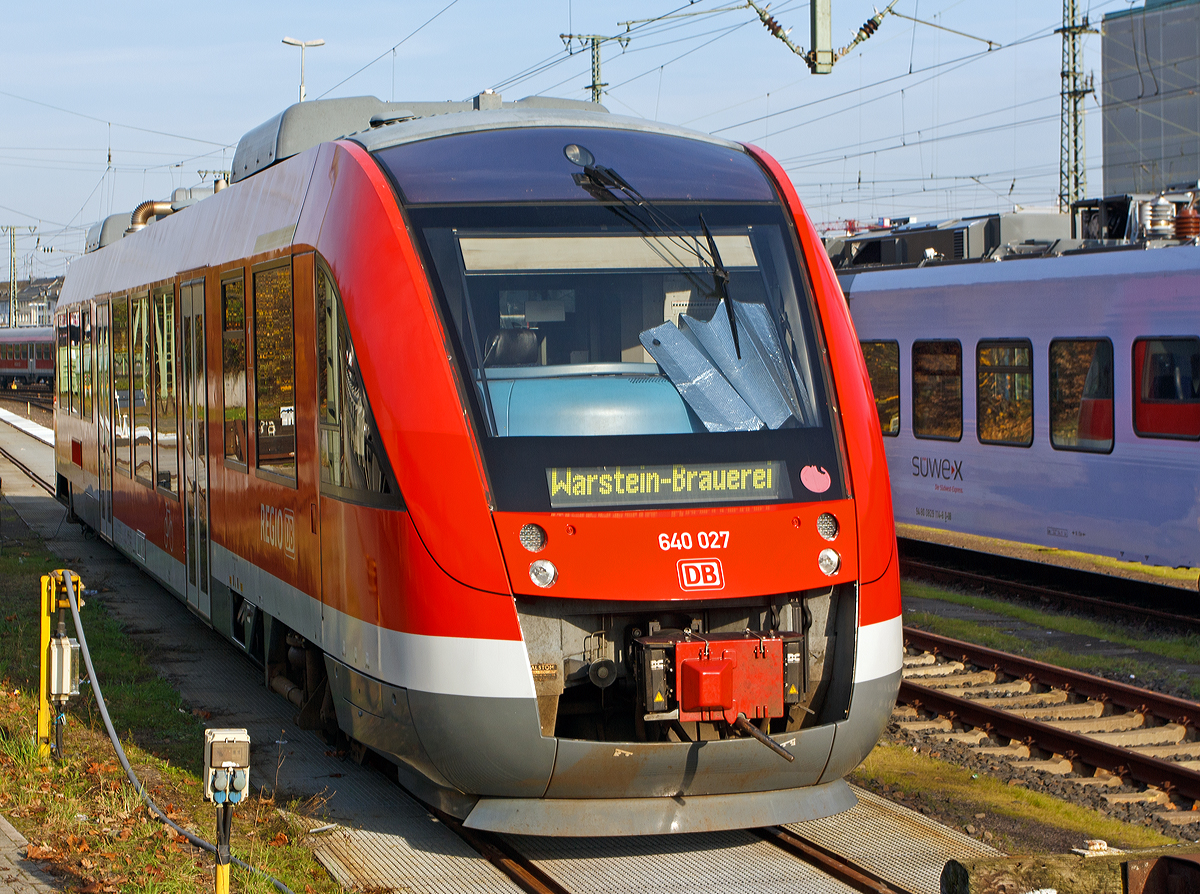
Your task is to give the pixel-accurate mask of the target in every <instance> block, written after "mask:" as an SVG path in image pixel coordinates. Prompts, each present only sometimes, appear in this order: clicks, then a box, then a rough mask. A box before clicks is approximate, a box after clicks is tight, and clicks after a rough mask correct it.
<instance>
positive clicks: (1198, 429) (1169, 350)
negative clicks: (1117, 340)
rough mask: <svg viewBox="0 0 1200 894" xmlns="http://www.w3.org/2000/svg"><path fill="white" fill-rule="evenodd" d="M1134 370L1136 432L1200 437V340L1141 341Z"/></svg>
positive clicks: (1136, 345)
mask: <svg viewBox="0 0 1200 894" xmlns="http://www.w3.org/2000/svg"><path fill="white" fill-rule="evenodd" d="M1133 368H1134V375H1135V376H1136V377H1137V378H1136V380H1135V386H1134V387H1135V391H1134V395H1135V399H1134V427H1135V428H1136V429H1137V433H1138V434H1139V435H1142V436H1147V435H1148V436H1151V437H1154V436H1158V437H1175V438H1200V339H1198V338H1139V339H1138V340H1137V341H1135V342H1134V343H1133Z"/></svg>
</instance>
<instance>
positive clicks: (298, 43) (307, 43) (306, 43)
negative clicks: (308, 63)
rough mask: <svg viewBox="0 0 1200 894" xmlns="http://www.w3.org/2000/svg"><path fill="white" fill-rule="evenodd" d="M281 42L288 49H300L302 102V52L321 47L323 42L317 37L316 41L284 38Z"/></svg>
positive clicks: (301, 90) (302, 90)
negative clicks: (309, 48)
mask: <svg viewBox="0 0 1200 894" xmlns="http://www.w3.org/2000/svg"><path fill="white" fill-rule="evenodd" d="M283 42H284V43H286V44H287V45H288V46H289V47H299V48H300V101H301V102H304V51H305V50H306V49H307V48H308V47H323V46H325V41H324V40H322V39H321V38H319V37H318V38H317V39H316V40H296V38H294V37H285V38H284V39H283Z"/></svg>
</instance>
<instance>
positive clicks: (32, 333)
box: [0, 326, 55, 388]
mask: <svg viewBox="0 0 1200 894" xmlns="http://www.w3.org/2000/svg"><path fill="white" fill-rule="evenodd" d="M54 357H55V353H54V330H53V329H52V328H50V327H49V326H17V327H11V328H10V327H3V328H0V388H15V387H17V386H18V385H49V384H52V383H53V382H54Z"/></svg>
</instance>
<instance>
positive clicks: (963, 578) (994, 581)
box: [900, 558, 1200, 633]
mask: <svg viewBox="0 0 1200 894" xmlns="http://www.w3.org/2000/svg"><path fill="white" fill-rule="evenodd" d="M900 571H901V573H902V574H905V575H916V576H919V577H923V578H926V579H930V580H935V581H938V582H940V583H953V584H958V583H963V582H968V583H973V584H979V585H981V586H985V587H987V588H988V589H990V590H995V591H1000V592H1001V593H1006V594H1008V595H1013V596H1016V597H1018V598H1022V599H1037V600H1040V601H1049V602H1056V603H1058V604H1060V605H1068V606H1072V607H1075V608H1084V609H1088V610H1089V611H1092V612H1095V613H1096V614H1100V615H1107V616H1109V617H1119V618H1124V619H1125V620H1128V621H1131V622H1133V623H1135V624H1144V623H1145V622H1146V621H1147V620H1148V619H1149V620H1153V621H1157V622H1158V623H1160V624H1162V625H1163V626H1166V627H1173V628H1177V629H1180V630H1184V631H1186V632H1188V633H1200V618H1190V617H1187V616H1185V615H1177V614H1172V613H1171V612H1164V611H1159V610H1158V609H1153V608H1143V607H1142V606H1135V605H1126V604H1123V603H1120V602H1113V601H1112V600H1109V599H1097V598H1096V597H1094V596H1082V595H1080V594H1078V593H1069V592H1067V591H1065V590H1056V589H1053V588H1051V587H1042V586H1038V585H1036V584H1026V583H1021V582H1019V581H1013V580H1008V579H1006V578H1000V577H994V576H993V575H990V574H979V573H978V572H975V571H963V570H959V569H957V568H946V567H944V566H941V565H934V564H931V563H929V562H922V561H920V560H918V559H907V558H901V559H900ZM1109 585H1110V586H1111V581H1110V583H1109ZM1185 592H1186V591H1185Z"/></svg>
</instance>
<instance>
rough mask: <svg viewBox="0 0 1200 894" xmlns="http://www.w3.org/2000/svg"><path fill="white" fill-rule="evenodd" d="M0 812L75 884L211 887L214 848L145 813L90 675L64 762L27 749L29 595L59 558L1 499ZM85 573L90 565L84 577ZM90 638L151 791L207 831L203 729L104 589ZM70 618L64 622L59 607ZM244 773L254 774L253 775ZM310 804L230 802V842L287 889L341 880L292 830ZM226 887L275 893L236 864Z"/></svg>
mask: <svg viewBox="0 0 1200 894" xmlns="http://www.w3.org/2000/svg"><path fill="white" fill-rule="evenodd" d="M0 513H3V518H2V519H0V523H2V526H3V527H2V529H3V531H4V532H5V535H6V537H9V538H12V537H13V536H14V534H13V532H14V531H18V532H21V536H22V538H23V539H20V540H18V541H16V542H14V541H13V540H11V539H10V540H6V541H5V542H4V543H3V548H2V550H0V619H2V620H0V779H2V780H3V784H2V785H0V811H3V812H4V813H5V814H6V815H7V816H8V817H9V818H10V819H11V821H12V823H13V825H15V826H16V827H17V828H18V829H20V830H21V832H22V833H23V834H24V835H25V837H26V838H28V839H29V842H30V850H29V858H30V859H32V860H34V861H35V862H37V863H39V864H41V865H43V867H44V868H45V869H46V870H47V871H48V872H50V873H52V874H53V875H55V876H56V877H57V878H58V879H59V880H60V882H61V884H62V886H63V887H64V889H65V890H68V891H77V892H80V894H101V892H105V894H109V892H117V891H144V892H155V894H160V892H161V894H174V892H185V891H186V892H193V891H196V890H203V889H209V888H211V886H212V874H213V857H212V855H210V854H208V853H205V852H203V851H200V850H197V849H195V848H193V847H191V845H189V844H188V843H187V840H186V839H184V838H182V837H177V836H176V834H175V833H174V832H173V831H172V830H170V829H169V828H167V827H166V826H164V825H163V824H161V823H160V822H158V821H157V820H156V819H154V818H153V817H152V816H151V815H150V814H149V811H148V810H147V809H146V807H145V806H144V805H143V804H142V802H141V799H140V798H139V797H138V795H137V794H136V793H135V792H134V791H133V789H132V787H131V786H130V785H129V783H128V781H127V780H126V778H125V774H124V772H123V771H122V770H121V768H120V765H119V764H118V763H117V761H116V756H115V755H114V753H113V749H112V744H111V743H110V742H109V740H108V736H107V735H106V734H105V733H104V731H103V726H102V723H101V721H100V717H99V713H98V711H97V710H96V705H95V702H94V700H93V697H92V694H91V690H90V687H88V688H86V690H85V692H84V693H83V694H81V695H80V696H79V697H78V698H75V699H72V700H71V702H70V703H69V704H68V706H67V714H68V724H67V727H66V731H65V733H64V741H65V746H66V749H65V750H66V758H65V760H64V761H63V762H62V763H55V762H53V761H51V760H49V759H45V760H43V759H41V758H40V757H39V756H38V753H37V747H36V744H35V742H36V726H37V702H38V677H39V661H38V654H37V652H38V637H39V625H40V619H39V617H38V593H39V592H40V587H41V580H40V578H41V575H42V574H43V573H44V572H46V571H48V570H50V569H52V568H54V567H57V566H58V565H60V564H61V561H60V560H59V559H57V557H55V556H54V555H53V554H51V553H50V552H48V551H47V550H46V549H45V546H44V544H43V543H42V542H41V540H40V539H38V538H36V537H35V536H34V535H32V534H31V533H29V532H28V529H26V528H25V527H24V526H23V525H22V524H21V522H20V520H19V519H18V518H17V517H16V515H15V514H14V513H13V512H12V509H11V507H10V506H9V505H8V504H7V503H4V502H3V501H0ZM84 583H85V585H86V584H87V579H86V577H85V578H84ZM81 614H82V618H83V623H84V625H85V631H86V633H87V638H88V645H89V647H90V649H91V653H92V659H93V661H94V663H95V666H96V670H97V673H98V675H99V677H100V682H101V685H102V686H103V689H104V696H105V699H106V701H107V703H108V708H109V712H110V714H111V716H112V719H113V724H114V726H115V727H116V729H117V730H118V732H119V733H120V734H121V737H122V739H123V745H124V747H125V751H126V753H127V754H128V757H129V760H130V763H131V764H132V765H133V768H134V771H135V772H136V773H137V774H138V776H139V777H140V779H141V780H142V782H143V784H144V785H145V786H146V788H147V790H149V791H150V793H151V795H152V797H153V798H154V800H155V801H156V803H157V804H158V805H159V807H161V808H162V809H163V810H164V811H166V813H167V815H168V816H170V817H171V819H172V820H174V821H175V822H176V823H178V824H179V825H180V826H182V827H183V828H185V829H188V830H189V831H190V832H192V833H193V834H197V835H199V836H200V837H202V838H206V839H208V840H210V841H211V840H212V839H213V837H214V834H215V831H214V830H215V827H216V809H215V807H214V806H213V805H211V804H206V803H204V801H203V792H202V789H201V785H200V780H199V777H198V776H197V772H196V771H197V770H198V769H199V764H200V760H201V755H202V748H203V728H202V725H201V723H200V721H199V718H197V717H195V716H193V715H192V713H191V711H190V710H189V709H188V706H187V705H185V704H184V703H183V701H182V699H181V698H180V697H179V694H178V693H177V692H175V690H174V689H173V688H172V687H171V686H170V685H169V684H168V683H167V682H166V681H165V680H164V679H162V678H161V677H159V676H158V674H157V673H156V672H155V671H154V669H153V668H152V667H151V666H150V663H149V661H148V658H147V655H146V654H145V651H144V650H143V649H141V648H140V647H138V646H137V645H136V644H135V643H134V642H133V641H131V640H130V639H129V638H128V637H126V636H125V634H124V633H123V631H122V628H121V625H120V624H119V623H118V622H117V621H116V620H115V619H114V618H113V617H112V616H111V615H110V614H109V613H108V612H107V611H106V610H105V608H104V605H103V594H100V595H99V597H97V598H95V599H92V600H89V601H88V603H87V605H86V606H85V607H84V608H83V610H82V612H81ZM67 627H68V630H69V631H71V630H72V627H73V625H72V624H71V621H70V617H69V614H68V617H67ZM252 781H253V780H252ZM320 807H321V805H320V804H318V803H295V802H293V803H290V804H282V803H281V804H276V803H275V802H274V801H273V800H270V799H265V798H262V797H261V795H260V794H255V795H253V796H252V797H250V798H249V799H248V800H247V801H246V802H245V803H244V804H243V805H241V807H240V808H239V809H238V810H237V811H236V813H235V815H234V822H233V840H232V851H233V853H234V854H235V855H236V856H238V857H240V858H241V859H243V860H245V861H246V862H248V863H250V864H251V865H254V866H258V867H260V868H261V869H263V870H264V871H265V872H268V873H270V874H272V875H274V876H276V877H278V878H280V879H282V880H283V881H284V882H285V883H286V884H287V885H288V886H289V887H290V888H291V889H292V890H293V891H296V892H298V894H300V892H305V894H326V892H328V894H332V892H335V891H337V890H339V889H338V886H337V885H336V883H335V882H333V880H332V879H331V878H330V877H329V875H328V873H326V872H325V870H324V869H323V868H322V867H321V866H320V865H319V864H317V863H316V861H315V860H314V859H313V856H312V852H311V850H310V848H309V847H306V846H304V845H303V844H302V843H300V842H299V841H298V840H299V839H302V838H303V837H304V836H305V835H306V834H307V830H308V829H309V828H312V827H314V826H316V825H320V824H321V823H322V822H323V821H322V820H321V819H320V818H319V814H320ZM232 886H233V888H234V890H237V891H245V892H262V894H271V892H273V891H274V888H273V887H272V886H271V884H270V882H268V881H266V880H264V879H261V878H255V877H252V876H250V875H248V874H247V873H245V872H244V871H242V870H240V869H237V868H236V867H235V868H234V869H233V871H232Z"/></svg>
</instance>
